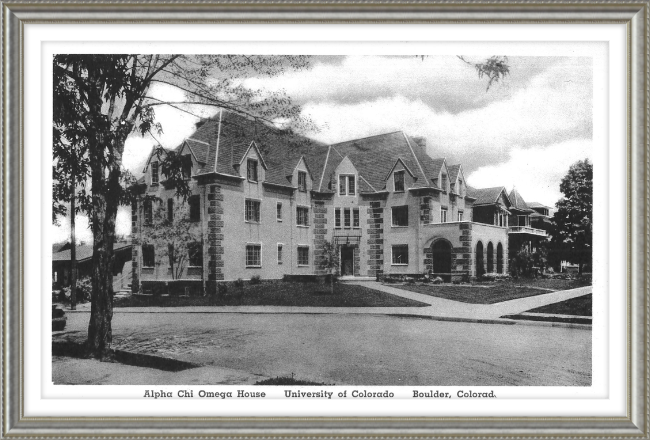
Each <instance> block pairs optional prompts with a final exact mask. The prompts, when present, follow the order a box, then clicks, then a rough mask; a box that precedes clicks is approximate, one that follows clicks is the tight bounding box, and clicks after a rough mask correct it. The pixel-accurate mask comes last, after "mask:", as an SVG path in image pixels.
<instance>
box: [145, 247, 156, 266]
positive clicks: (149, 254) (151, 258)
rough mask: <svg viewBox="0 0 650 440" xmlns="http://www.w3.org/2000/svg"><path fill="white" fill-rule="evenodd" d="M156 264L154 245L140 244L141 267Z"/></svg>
mask: <svg viewBox="0 0 650 440" xmlns="http://www.w3.org/2000/svg"><path fill="white" fill-rule="evenodd" d="M155 264H156V257H155V252H154V247H153V245H152V244H143V245H142V267H153V266H154V265H155Z"/></svg>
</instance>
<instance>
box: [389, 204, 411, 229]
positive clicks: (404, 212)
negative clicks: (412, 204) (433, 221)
mask: <svg viewBox="0 0 650 440" xmlns="http://www.w3.org/2000/svg"><path fill="white" fill-rule="evenodd" d="M392 212H393V226H408V225H409V207H408V206H393V208H392Z"/></svg>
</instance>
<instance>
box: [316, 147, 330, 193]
mask: <svg viewBox="0 0 650 440" xmlns="http://www.w3.org/2000/svg"><path fill="white" fill-rule="evenodd" d="M331 150H332V146H331V145H328V146H327V155H326V156H325V163H323V172H322V173H321V175H320V183H319V184H318V191H319V192H320V190H321V188H322V187H323V177H325V169H326V168H327V161H328V160H329V158H330V151H331Z"/></svg>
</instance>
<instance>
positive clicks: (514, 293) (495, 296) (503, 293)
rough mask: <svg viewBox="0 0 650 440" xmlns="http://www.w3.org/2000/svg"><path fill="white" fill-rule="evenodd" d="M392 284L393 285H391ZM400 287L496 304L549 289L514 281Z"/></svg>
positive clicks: (447, 297) (443, 296) (456, 299)
mask: <svg viewBox="0 0 650 440" xmlns="http://www.w3.org/2000/svg"><path fill="white" fill-rule="evenodd" d="M391 286H392V285H391ZM393 287H397V288H398V289H404V290H408V291H411V292H416V293H422V294H424V295H429V296H435V297H437V298H444V299H450V300H452V301H459V302H464V303H470V304H496V303H499V302H502V301H509V300H511V299H517V298H526V297H528V296H535V295H543V294H545V293H549V291H548V290H541V289H536V288H532V287H528V286H524V285H521V284H519V283H515V282H512V281H500V282H496V283H492V284H490V285H478V286H472V285H469V284H467V285H451V286H450V285H437V284H405V285H395V286H393Z"/></svg>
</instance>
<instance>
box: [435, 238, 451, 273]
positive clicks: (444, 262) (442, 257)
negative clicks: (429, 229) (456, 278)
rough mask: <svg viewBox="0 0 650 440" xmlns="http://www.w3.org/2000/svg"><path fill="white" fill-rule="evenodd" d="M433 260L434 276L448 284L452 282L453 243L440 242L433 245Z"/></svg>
mask: <svg viewBox="0 0 650 440" xmlns="http://www.w3.org/2000/svg"><path fill="white" fill-rule="evenodd" d="M431 259H432V260H433V261H432V264H433V273H434V276H439V277H440V278H442V279H443V280H445V281H446V282H450V281H451V243H449V242H448V241H447V240H438V241H436V242H434V243H433V244H432V245H431Z"/></svg>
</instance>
